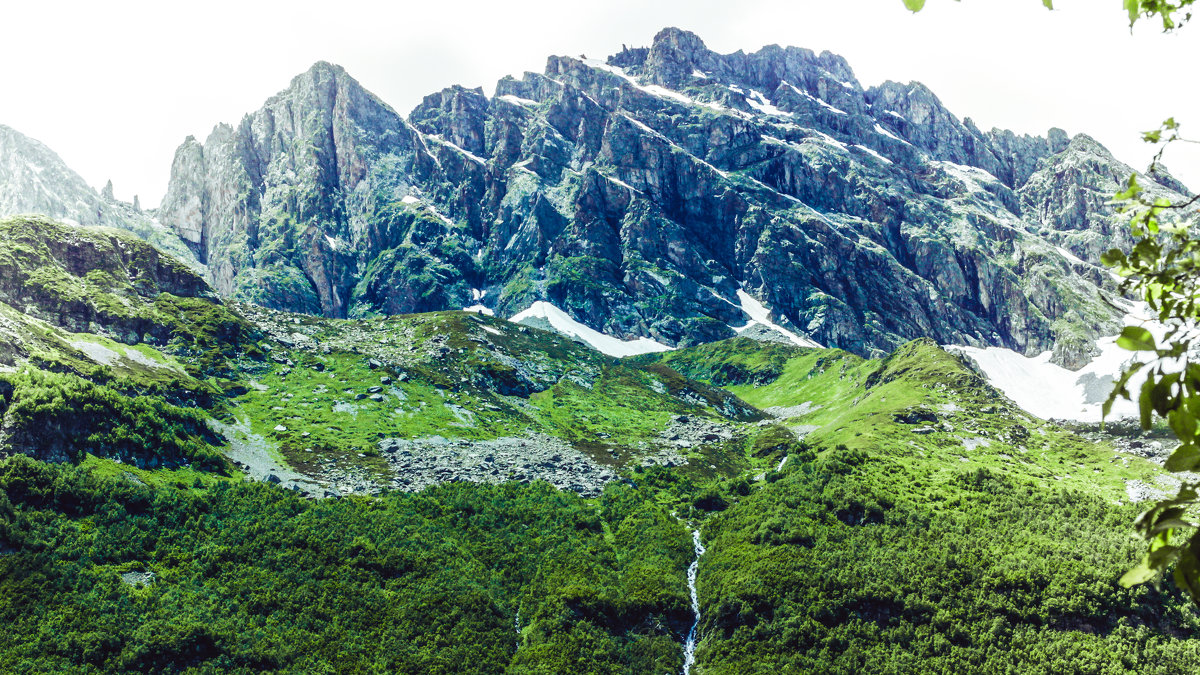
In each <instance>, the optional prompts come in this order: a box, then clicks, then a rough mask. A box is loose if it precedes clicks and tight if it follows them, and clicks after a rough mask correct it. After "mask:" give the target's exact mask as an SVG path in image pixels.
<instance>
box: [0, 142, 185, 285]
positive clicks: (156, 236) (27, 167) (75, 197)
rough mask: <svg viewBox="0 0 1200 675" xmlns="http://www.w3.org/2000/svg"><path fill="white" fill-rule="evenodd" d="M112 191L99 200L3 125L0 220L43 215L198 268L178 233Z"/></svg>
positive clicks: (52, 156) (36, 145)
mask: <svg viewBox="0 0 1200 675" xmlns="http://www.w3.org/2000/svg"><path fill="white" fill-rule="evenodd" d="M112 190H113V187H112V181H109V182H108V184H107V185H106V186H105V189H104V191H103V194H98V193H97V192H96V191H95V190H93V189H92V188H91V187H90V186H89V185H88V184H87V182H85V181H84V180H83V178H82V177H81V176H80V175H79V174H77V173H75V171H73V170H72V169H71V168H70V167H68V166H67V165H66V163H64V162H63V161H62V159H61V158H60V157H59V156H58V155H57V154H56V153H55V152H54V151H53V150H51V149H50V148H48V147H46V145H44V144H43V143H41V142H39V141H37V140H34V139H32V138H30V137H28V136H25V135H24V134H21V133H20V132H18V131H16V130H15V129H12V128H10V127H6V126H4V125H0V218H3V217H5V216H14V215H18V214H39V215H43V216H49V217H51V218H56V219H59V220H63V221H67V222H70V223H73V224H76V225H81V226H84V227H114V228H117V229H120V230H125V231H128V232H132V233H134V234H136V235H138V236H139V237H141V238H142V239H145V240H146V241H149V242H151V243H153V244H155V245H156V246H158V247H159V248H161V249H163V250H165V251H168V252H169V253H171V254H172V255H175V256H176V257H178V258H180V259H182V260H183V261H184V262H186V263H188V264H189V265H192V266H193V267H198V264H197V261H196V260H195V258H194V257H193V256H192V255H191V254H190V252H189V251H188V249H187V247H186V246H185V245H184V244H183V242H182V241H181V240H180V238H179V237H178V236H177V235H176V234H175V232H174V231H173V230H171V229H168V228H165V227H163V226H162V225H160V224H159V223H158V222H157V221H156V220H154V219H153V218H151V217H150V216H148V215H147V214H145V213H143V212H142V211H141V208H140V207H139V206H136V205H135V204H128V203H125V202H121V201H118V200H117V199H115V198H113V194H112ZM135 202H136V198H135Z"/></svg>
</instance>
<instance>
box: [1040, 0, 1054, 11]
mask: <svg viewBox="0 0 1200 675" xmlns="http://www.w3.org/2000/svg"><path fill="white" fill-rule="evenodd" d="M1042 4H1043V5H1045V6H1046V9H1054V0H1042Z"/></svg>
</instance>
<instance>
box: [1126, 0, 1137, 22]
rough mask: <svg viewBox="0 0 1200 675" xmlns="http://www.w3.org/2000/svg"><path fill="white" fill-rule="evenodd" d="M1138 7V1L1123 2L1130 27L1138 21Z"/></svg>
mask: <svg viewBox="0 0 1200 675" xmlns="http://www.w3.org/2000/svg"><path fill="white" fill-rule="evenodd" d="M1139 9H1140V6H1139V4H1138V0H1125V11H1127V12H1129V25H1130V26H1132V25H1133V24H1134V22H1136V21H1137V20H1138V10H1139Z"/></svg>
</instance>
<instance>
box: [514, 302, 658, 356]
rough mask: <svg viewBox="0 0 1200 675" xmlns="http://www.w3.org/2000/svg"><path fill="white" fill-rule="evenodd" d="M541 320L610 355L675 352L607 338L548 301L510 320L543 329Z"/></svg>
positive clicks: (647, 341)
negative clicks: (539, 320)
mask: <svg viewBox="0 0 1200 675" xmlns="http://www.w3.org/2000/svg"><path fill="white" fill-rule="evenodd" d="M538 319H541V320H543V321H545V322H546V323H549V324H550V326H551V327H553V328H554V330H556V331H558V332H559V333H562V334H563V335H566V336H568V337H573V338H578V339H580V340H583V341H584V342H586V343H587V344H589V345H591V346H592V348H593V349H595V350H596V351H598V352H603V353H605V354H608V355H609V356H617V357H620V356H637V355H638V354H649V353H651V352H666V351H670V350H671V348H670V347H668V346H666V345H664V344H662V343H661V342H656V341H654V340H651V339H649V338H638V339H636V340H621V339H618V338H615V337H612V336H610V335H605V334H604V333H601V332H600V331H598V330H594V329H592V328H588V327H587V326H585V325H583V324H582V323H579V322H578V321H576V320H575V319H572V318H571V316H570V315H569V314H567V313H566V312H564V311H562V310H561V309H559V308H558V307H555V306H554V305H552V304H550V303H549V302H546V301H544V300H538V301H537V302H535V303H533V304H532V305H530V307H529V309H527V310H525V311H523V312H520V313H518V314H516V315H514V316H513V317H512V318H510V319H509V321H512V322H513V323H532V324H533V325H535V326H537V327H541V326H540V322H538V321H537V320H538ZM529 320H532V321H529Z"/></svg>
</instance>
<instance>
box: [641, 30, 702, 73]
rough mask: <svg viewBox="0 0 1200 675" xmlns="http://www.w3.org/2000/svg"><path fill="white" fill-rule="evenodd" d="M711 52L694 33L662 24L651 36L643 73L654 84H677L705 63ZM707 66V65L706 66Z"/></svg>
mask: <svg viewBox="0 0 1200 675" xmlns="http://www.w3.org/2000/svg"><path fill="white" fill-rule="evenodd" d="M711 55H712V53H711V52H710V51H709V50H708V47H706V46H705V45H704V41H703V40H701V39H700V37H699V36H698V35H696V34H695V33H692V32H690V31H686V30H682V29H679V28H664V29H662V30H661V31H659V32H658V34H657V35H655V36H654V42H653V44H652V45H651V47H650V52H649V54H648V55H647V57H646V76H647V78H648V79H649V80H650V81H651V82H652V83H654V84H657V85H661V86H664V87H677V86H679V84H680V83H682V82H685V81H687V80H688V79H690V78H691V77H692V73H693V72H694V71H696V70H701V71H703V70H704V68H701V66H705V65H708V63H707V62H708V61H710V60H711ZM710 68H711V66H710Z"/></svg>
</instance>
